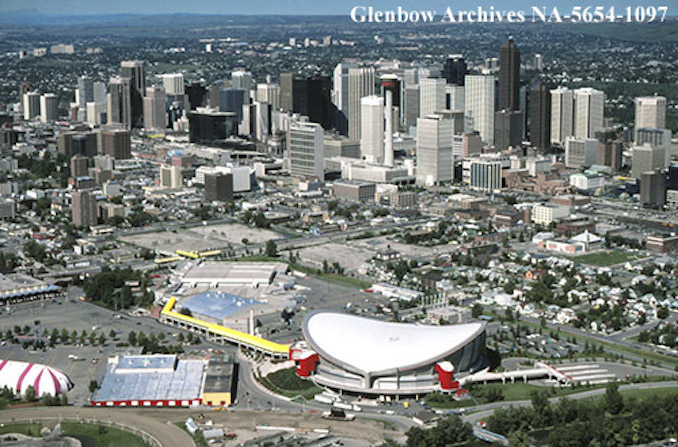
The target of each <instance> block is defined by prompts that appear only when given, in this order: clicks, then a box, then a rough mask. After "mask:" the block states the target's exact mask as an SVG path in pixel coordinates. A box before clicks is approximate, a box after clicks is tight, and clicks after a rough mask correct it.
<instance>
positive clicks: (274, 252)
mask: <svg viewBox="0 0 678 447" xmlns="http://www.w3.org/2000/svg"><path fill="white" fill-rule="evenodd" d="M266 256H268V257H269V258H275V257H277V256H278V247H277V246H276V245H275V242H273V241H272V240H268V241H266Z"/></svg>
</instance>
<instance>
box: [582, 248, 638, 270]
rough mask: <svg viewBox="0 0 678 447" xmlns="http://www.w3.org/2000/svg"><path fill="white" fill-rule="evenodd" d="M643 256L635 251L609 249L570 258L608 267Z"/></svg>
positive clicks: (583, 262)
mask: <svg viewBox="0 0 678 447" xmlns="http://www.w3.org/2000/svg"><path fill="white" fill-rule="evenodd" d="M642 258H643V256H640V255H638V254H637V253H630V252H625V251H620V250H611V251H605V252H599V253H589V254H587V255H581V256H576V257H574V258H572V259H573V260H574V261H575V262H580V263H582V264H590V265H595V266H597V267H608V266H610V265H615V264H621V263H623V262H626V261H633V260H635V259H642Z"/></svg>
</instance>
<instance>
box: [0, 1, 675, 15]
mask: <svg viewBox="0 0 678 447" xmlns="http://www.w3.org/2000/svg"><path fill="white" fill-rule="evenodd" d="M356 5H364V6H374V7H375V8H378V9H394V8H397V7H398V6H402V7H403V8H406V9H429V10H435V11H437V12H438V13H442V12H443V11H444V10H445V8H446V7H447V6H450V7H452V8H453V9H454V10H459V9H469V8H475V7H477V6H479V5H482V6H484V7H488V8H489V7H490V6H494V7H495V8H496V9H503V10H525V11H530V8H531V6H533V5H534V6H540V7H541V6H547V7H553V6H557V7H558V8H560V9H569V8H571V7H572V6H590V5H595V6H598V5H601V6H605V7H606V8H607V7H610V6H612V5H614V6H616V7H617V8H620V9H621V8H625V7H626V6H637V5H664V6H668V7H669V15H677V14H678V0H625V1H619V0H491V1H487V0H465V1H453V0H450V1H444V0H403V1H396V0H374V1H371V2H370V1H360V0H348V1H347V0H338V1H337V0H316V1H310V0H250V1H244V0H0V12H8V11H28V10H34V11H36V12H38V13H42V14H50V15H52V14H59V15H73V14H87V15H90V14H95V15H98V14H119V13H129V14H164V13H193V14H293V15H298V14H348V13H349V11H350V10H351V8H353V7H354V6H356Z"/></svg>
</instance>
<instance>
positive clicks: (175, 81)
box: [162, 73, 186, 96]
mask: <svg viewBox="0 0 678 447" xmlns="http://www.w3.org/2000/svg"><path fill="white" fill-rule="evenodd" d="M162 86H163V87H164V89H165V93H167V94H168V95H169V96H183V95H184V94H185V93H186V90H185V87H184V75H183V74H181V73H170V74H164V75H162Z"/></svg>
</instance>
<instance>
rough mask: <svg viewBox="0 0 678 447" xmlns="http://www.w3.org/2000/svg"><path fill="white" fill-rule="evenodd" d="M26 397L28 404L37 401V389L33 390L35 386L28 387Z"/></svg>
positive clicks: (25, 392)
mask: <svg viewBox="0 0 678 447" xmlns="http://www.w3.org/2000/svg"><path fill="white" fill-rule="evenodd" d="M24 397H25V398H26V400H27V401H28V402H33V401H34V400H35V388H33V385H28V387H26V391H24Z"/></svg>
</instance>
